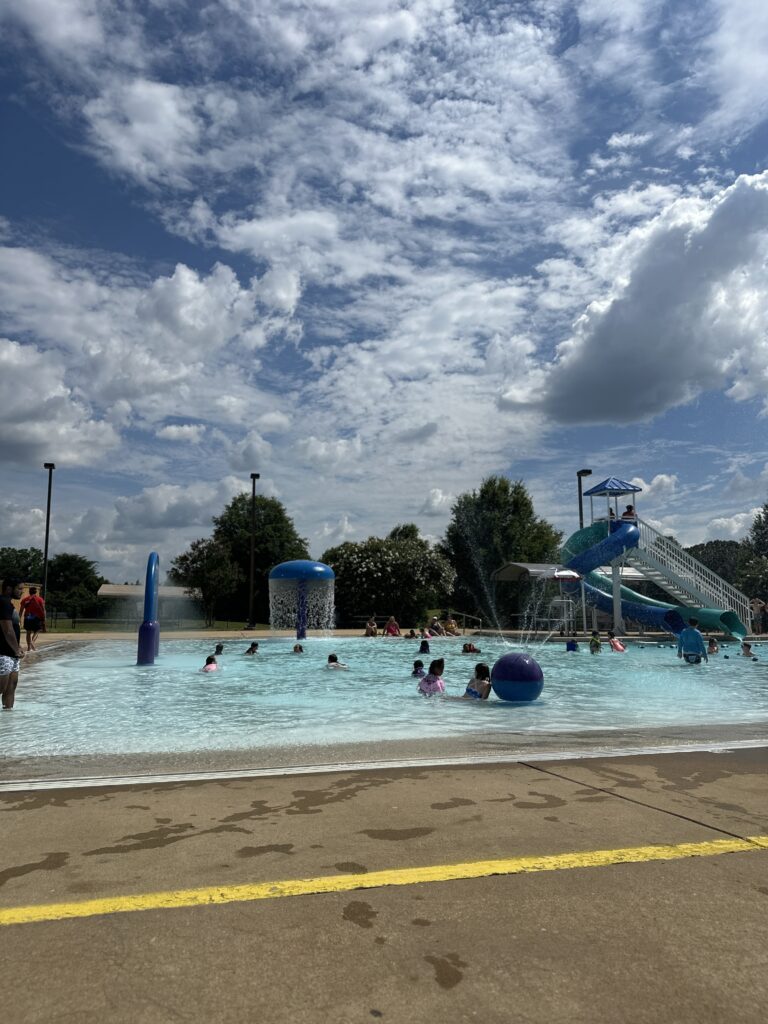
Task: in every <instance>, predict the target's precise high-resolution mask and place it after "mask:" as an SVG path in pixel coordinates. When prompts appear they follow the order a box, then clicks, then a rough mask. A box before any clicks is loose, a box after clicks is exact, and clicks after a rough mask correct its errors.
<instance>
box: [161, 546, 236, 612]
mask: <svg viewBox="0 0 768 1024" xmlns="http://www.w3.org/2000/svg"><path fill="white" fill-rule="evenodd" d="M168 577H169V579H170V580H171V581H172V582H173V583H176V584H178V585H180V586H183V587H185V588H186V590H187V593H188V594H189V595H190V596H191V597H198V596H199V598H200V601H201V603H202V606H203V613H204V615H205V624H206V626H212V625H213V623H214V622H215V621H216V606H217V604H218V603H219V602H220V601H221V600H222V599H223V598H225V597H229V596H230V595H231V594H232V592H233V591H234V590H235V589H236V588H237V586H238V584H240V583H241V582H242V579H243V574H242V572H241V570H240V568H239V566H238V565H237V564H236V563H235V562H234V561H233V560H232V556H231V553H230V550H229V548H228V547H227V546H226V545H224V544H221V543H219V542H217V541H215V540H195V541H192V543H191V544H190V546H189V550H188V551H185V552H184V554H182V555H179V556H178V557H177V558H174V560H173V561H172V562H171V569H170V572H169V573H168Z"/></svg>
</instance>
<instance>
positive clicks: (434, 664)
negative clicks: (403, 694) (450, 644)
mask: <svg viewBox="0 0 768 1024" xmlns="http://www.w3.org/2000/svg"><path fill="white" fill-rule="evenodd" d="M444 671H445V661H444V660H443V659H442V658H437V659H436V660H435V661H431V662H430V663H429V672H428V673H427V674H426V675H425V676H424V678H423V679H420V680H419V686H418V690H419V693H421V694H423V696H425V697H431V696H432V694H433V693H445V683H444V682H443V680H442V674H443V672H444Z"/></svg>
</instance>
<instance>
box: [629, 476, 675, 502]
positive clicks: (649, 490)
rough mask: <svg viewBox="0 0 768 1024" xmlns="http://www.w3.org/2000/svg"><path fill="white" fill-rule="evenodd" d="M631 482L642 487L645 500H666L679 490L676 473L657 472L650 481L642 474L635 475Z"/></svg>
mask: <svg viewBox="0 0 768 1024" xmlns="http://www.w3.org/2000/svg"><path fill="white" fill-rule="evenodd" d="M630 483H632V484H634V485H635V487H641V488H642V498H643V501H647V500H653V501H657V502H659V501H661V502H663V501H666V500H667V499H668V498H671V497H672V496H673V495H674V494H675V492H676V491H677V485H678V478H677V474H676V473H657V474H656V476H655V477H654V478H653V479H652V480H651V481H650V482H649V483H648V482H646V481H645V480H643V478H642V477H640V476H634V477H632V479H631V480H630Z"/></svg>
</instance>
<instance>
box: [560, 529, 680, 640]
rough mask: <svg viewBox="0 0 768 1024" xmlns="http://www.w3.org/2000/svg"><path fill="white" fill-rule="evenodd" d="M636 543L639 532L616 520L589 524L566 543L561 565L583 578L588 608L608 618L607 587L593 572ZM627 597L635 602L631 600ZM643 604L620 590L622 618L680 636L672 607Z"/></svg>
mask: <svg viewBox="0 0 768 1024" xmlns="http://www.w3.org/2000/svg"><path fill="white" fill-rule="evenodd" d="M611 526H612V527H613V529H611V528H610V527H611ZM639 540H640V531H639V530H638V528H637V526H636V525H635V523H633V522H632V521H627V522H621V521H620V520H619V521H618V522H617V523H615V524H610V525H609V523H607V522H602V523H593V525H592V526H588V527H587V528H586V529H584V530H579V531H577V532H576V533H575V534H573V536H572V537H570V538H569V539H568V541H567V542H566V544H565V545H564V547H563V550H562V552H561V558H562V562H563V565H564V566H565V567H566V568H567V569H573V570H574V571H575V572H577V573H579V575H580V576H583V577H584V582H583V586H584V596H585V598H586V600H587V602H588V603H589V604H590V605H594V607H595V608H598V609H599V610H600V611H602V612H607V613H608V614H609V615H610V614H611V613H612V612H613V594H612V590H611V583H610V581H609V580H607V579H606V577H605V576H603V575H602V574H601V573H598V572H596V571H595V570H597V569H598V568H599V567H600V566H601V565H607V564H609V563H610V562H612V561H613V560H614V558H619V557H620V556H621V555H623V554H624V552H625V551H628V550H629V549H630V548H636V547H637V545H638V541H639ZM569 589H570V590H571V591H572V593H574V594H577V593H579V590H580V585H579V584H575V585H574V584H570V585H569ZM630 595H631V596H632V597H635V596H636V597H637V598H638V600H631V599H630ZM645 600H647V599H645ZM645 600H644V599H642V598H641V596H640V595H639V594H638V595H635V594H634V592H633V591H631V590H628V588H626V587H622V594H621V615H622V618H624V619H632V620H633V621H634V622H642V623H643V625H644V626H650V627H651V628H653V629H657V630H661V631H662V632H666V633H680V632H681V631H682V630H683V629H684V628H685V621H684V620H683V617H682V615H681V614H680V612H679V611H677V610H676V609H675V607H674V606H672V605H665V604H661V603H658V604H657V603H654V604H646V603H645Z"/></svg>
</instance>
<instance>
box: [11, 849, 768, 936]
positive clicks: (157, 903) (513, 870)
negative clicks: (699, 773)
mask: <svg viewBox="0 0 768 1024" xmlns="http://www.w3.org/2000/svg"><path fill="white" fill-rule="evenodd" d="M758 849H764V850H768V836H750V837H747V838H746V839H714V840H710V841H709V842H705V843H678V844H677V845H675V846H629V847H625V848H624V849H619V850H585V851H580V852H576V853H557V854H552V855H547V856H541V857H510V858H505V859H503V860H478V861H467V862H464V863H460V864H433V865H429V866H427V867H419V868H392V869H389V870H386V871H370V872H369V873H368V874H365V875H362V874H360V875H324V876H320V877H317V878H293V879H287V880H285V881H276V882H258V883H255V884H248V885H222V886H208V887H206V888H204V889H174V890H171V891H169V892H147V893H139V894H136V895H129V896H108V897H105V898H103V899H95V900H81V901H80V902H77V903H42V904H39V905H34V904H33V905H32V906H27V907H7V908H5V909H0V926H2V925H12V924H31V923H33V922H40V921H64V920H67V919H69V918H76V917H97V916H99V915H103V914H127V913H132V912H135V911H139V910H176V909H180V908H181V907H203V906H211V905H214V904H220V903H250V902H252V901H253V900H273V899H281V898H283V897H285V896H310V895H316V894H318V893H327V892H352V891H354V890H355V889H379V888H382V887H384V886H393V885H417V884H420V883H424V882H449V881H455V880H457V879H461V878H488V877H490V876H491V875H518V874H528V873H532V872H538V871H564V870H567V869H570V868H600V867H607V866H608V865H611V864H642V863H645V862H647V861H655V860H661V861H665V860H681V859H682V858H686V857H716V856H719V855H720V854H723V853H748V852H754V851H755V850H758Z"/></svg>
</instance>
